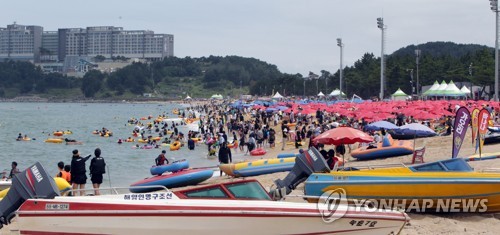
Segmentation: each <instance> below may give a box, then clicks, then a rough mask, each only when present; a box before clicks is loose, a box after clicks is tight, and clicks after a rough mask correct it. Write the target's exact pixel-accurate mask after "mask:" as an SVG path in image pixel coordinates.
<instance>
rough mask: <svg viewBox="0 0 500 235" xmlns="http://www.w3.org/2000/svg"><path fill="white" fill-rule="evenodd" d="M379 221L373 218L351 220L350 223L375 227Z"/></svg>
mask: <svg viewBox="0 0 500 235" xmlns="http://www.w3.org/2000/svg"><path fill="white" fill-rule="evenodd" d="M377 222H378V221H373V220H351V221H350V222H349V224H350V225H351V226H357V227H370V228H373V227H375V225H376V224H377Z"/></svg>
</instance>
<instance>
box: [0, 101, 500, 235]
mask: <svg viewBox="0 0 500 235" xmlns="http://www.w3.org/2000/svg"><path fill="white" fill-rule="evenodd" d="M176 103H178V104H181V105H183V106H188V103H186V102H182V101H178V102H176ZM203 103H204V102H203V101H198V102H193V103H191V105H199V104H203ZM247 118H248V117H247ZM274 128H275V130H276V136H277V143H276V147H275V148H269V147H268V146H266V147H265V149H266V150H267V153H266V154H265V155H263V156H258V157H254V156H250V155H246V160H248V161H252V160H259V159H263V158H275V157H276V156H277V155H278V154H280V153H296V152H298V149H295V147H294V146H293V145H286V146H285V150H281V141H282V139H281V136H282V135H281V130H280V128H279V125H278V126H275V127H274ZM471 132H472V131H471V129H470V128H469V129H468V132H467V136H466V138H465V141H464V144H463V145H462V148H461V151H460V153H459V156H460V157H466V156H470V155H474V154H475V153H474V148H473V146H472V143H471ZM414 143H415V147H416V148H422V147H425V148H426V152H425V156H424V160H425V162H432V161H436V160H443V159H448V158H450V157H451V154H452V148H451V147H452V136H451V135H450V136H437V137H431V138H422V139H416V140H415V141H414ZM306 145H307V143H306ZM333 147H334V146H325V148H326V149H330V148H333ZM356 147H357V145H352V149H354V148H356ZM232 151H233V152H234V151H240V150H239V149H236V150H234V149H233V150H232ZM492 152H500V144H493V145H485V146H484V147H483V153H484V154H485V155H487V153H492ZM240 154H241V153H240ZM345 159H346V160H347V162H346V166H368V165H383V164H400V163H403V164H411V160H412V155H407V156H402V157H394V158H387V159H379V160H372V161H356V160H354V159H353V158H352V157H351V156H350V154H349V153H347V154H346V156H345ZM469 164H470V165H471V166H472V167H473V168H474V169H475V170H479V171H480V170H484V169H487V168H498V169H500V159H495V160H486V161H474V162H470V163H469ZM287 174H288V172H281V173H275V174H268V175H262V176H257V177H249V178H252V179H257V180H258V181H259V182H260V183H261V184H262V185H263V186H264V187H265V188H266V189H269V188H270V187H271V186H272V185H273V184H274V181H275V180H276V179H283V178H284V177H285V176H286V175H287ZM233 180H237V179H235V178H232V177H229V176H222V177H215V178H211V179H209V180H208V181H205V182H203V183H202V184H201V185H208V184H213V183H218V182H226V181H233ZM302 194H303V185H299V187H298V188H297V189H296V190H295V191H294V192H292V195H302ZM286 200H287V201H302V198H300V197H288V198H287V199H286ZM409 216H410V218H411V221H410V223H409V224H407V225H406V226H405V228H404V229H403V231H402V233H401V234H498V231H499V230H500V214H499V213H497V214H491V213H489V214H472V213H468V214H466V213H449V214H415V213H410V214H409ZM15 226H16V224H15V223H14V224H12V225H10V226H8V227H10V228H13V227H15ZM7 231H8V228H4V229H2V230H1V231H0V232H1V234H10V233H6V232H7Z"/></svg>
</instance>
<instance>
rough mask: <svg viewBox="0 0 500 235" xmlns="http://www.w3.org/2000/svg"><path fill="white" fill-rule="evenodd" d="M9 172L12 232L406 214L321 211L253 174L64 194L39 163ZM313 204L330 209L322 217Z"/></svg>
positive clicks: (337, 227) (266, 224)
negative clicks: (271, 189)
mask: <svg viewBox="0 0 500 235" xmlns="http://www.w3.org/2000/svg"><path fill="white" fill-rule="evenodd" d="M14 178H15V179H14V181H13V182H14V183H13V185H12V187H11V190H10V191H9V194H10V195H7V197H6V198H4V200H2V201H0V216H1V217H0V219H1V221H3V222H9V221H15V224H16V226H12V229H11V231H8V232H11V233H17V234H163V233H170V234H203V235H208V234H217V235H220V234H228V233H236V234H259V235H265V234H398V233H399V232H400V231H401V230H402V228H403V226H404V225H405V224H406V222H407V221H408V220H409V218H408V216H407V215H406V214H405V213H404V212H399V211H392V210H389V211H386V210H376V211H366V210H363V209H361V210H356V208H354V207H353V206H348V205H345V204H339V205H337V206H338V207H335V209H333V210H331V211H328V210H327V209H328V208H327V206H326V205H324V204H318V205H319V207H317V206H318V205H317V204H312V203H295V202H284V201H272V200H271V197H270V195H269V194H268V193H267V192H266V191H265V190H264V188H263V187H262V185H260V183H258V182H257V181H255V180H246V181H238V182H228V183H224V184H217V185H208V186H202V187H198V188H193V189H187V190H181V191H177V192H170V191H162V192H154V193H126V194H115V195H102V196H73V197H64V196H58V194H59V192H58V190H57V188H56V187H55V184H54V182H53V181H52V177H49V176H48V175H47V173H46V172H45V170H44V169H43V167H42V166H41V165H40V164H39V163H37V164H35V165H33V166H31V167H29V168H28V169H27V170H25V171H24V172H22V173H21V174H17V175H16V176H15V177H14ZM101 191H103V190H101ZM56 195H57V196H56ZM40 197H44V198H46V199H42V198H40ZM6 199H7V201H6ZM12 205H20V207H19V208H13V206H12ZM321 211H328V212H331V213H333V214H334V215H337V216H338V217H336V218H337V219H336V220H334V221H333V222H331V223H327V222H324V220H323V218H322V213H321ZM9 227H11V226H9ZM0 232H2V231H0Z"/></svg>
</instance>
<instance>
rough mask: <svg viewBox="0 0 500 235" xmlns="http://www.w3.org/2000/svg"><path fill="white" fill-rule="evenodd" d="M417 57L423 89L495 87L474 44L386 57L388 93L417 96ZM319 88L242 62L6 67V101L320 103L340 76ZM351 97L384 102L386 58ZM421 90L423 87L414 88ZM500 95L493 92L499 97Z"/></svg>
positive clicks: (357, 69)
mask: <svg viewBox="0 0 500 235" xmlns="http://www.w3.org/2000/svg"><path fill="white" fill-rule="evenodd" d="M415 49H419V50H421V56H420V63H419V79H420V84H421V85H430V84H432V83H433V82H434V81H436V80H437V81H439V82H441V81H442V80H446V82H449V81H450V80H453V81H454V82H471V83H473V84H474V85H478V86H488V85H489V86H491V87H493V85H494V68H495V66H494V64H495V57H494V49H492V48H489V47H486V46H481V45H474V44H455V43H452V42H429V43H425V44H420V45H410V46H407V47H404V48H401V49H399V50H397V51H395V52H394V53H393V54H391V55H387V56H386V57H387V58H386V70H385V77H386V91H385V94H387V95H388V94H390V93H393V92H394V91H395V90H397V89H398V88H399V87H400V88H401V89H402V90H403V91H404V92H406V93H408V94H410V93H411V85H412V83H411V73H410V71H411V70H412V69H413V70H414V79H415V78H416V63H415V59H416V58H415V52H414V51H415ZM319 73H320V74H318V76H316V77H317V78H318V79H315V80H311V79H310V76H309V74H305V75H302V74H286V73H282V72H280V71H279V70H278V68H277V66H276V65H273V64H269V63H267V62H264V61H261V60H258V59H255V58H244V57H239V56H225V57H220V56H209V57H201V58H191V57H185V58H177V57H170V58H165V59H164V60H162V61H157V62H152V63H132V64H131V65H129V66H126V67H124V68H122V69H119V70H117V71H115V72H112V73H102V72H100V71H98V70H93V71H90V72H88V73H87V74H85V76H84V77H83V78H74V77H67V76H63V75H61V74H58V73H49V74H45V73H43V72H42V71H41V70H40V69H39V68H38V67H35V66H34V65H33V64H31V63H28V62H14V61H4V62H0V97H4V98H12V97H15V96H21V95H32V94H37V95H40V96H42V97H43V96H46V97H59V96H61V95H66V96H68V97H71V98H99V99H103V98H104V99H129V98H134V97H141V96H142V94H143V93H152V94H153V95H154V96H156V97H162V98H172V99H178V98H180V97H185V96H186V95H190V96H192V97H210V96H211V95H212V94H214V93H218V94H222V95H224V96H227V95H229V96H231V97H238V96H239V95H240V94H252V95H271V94H272V93H273V92H276V91H280V93H282V94H283V95H294V96H302V95H304V94H305V95H308V96H310V95H316V94H317V92H318V91H322V92H323V93H325V94H328V93H330V92H331V91H332V90H333V89H335V88H338V85H339V71H338V70H337V71H334V72H331V71H327V70H321V71H319ZM344 82H345V85H344V92H346V93H347V95H348V96H351V95H352V94H357V95H359V96H361V97H363V98H369V97H372V96H378V93H379V90H380V57H377V56H375V55H373V54H371V53H366V54H364V55H363V56H362V57H361V58H360V59H359V60H357V61H356V62H355V63H354V64H353V65H352V66H347V67H345V68H344ZM414 82H415V81H414ZM492 90H493V89H492Z"/></svg>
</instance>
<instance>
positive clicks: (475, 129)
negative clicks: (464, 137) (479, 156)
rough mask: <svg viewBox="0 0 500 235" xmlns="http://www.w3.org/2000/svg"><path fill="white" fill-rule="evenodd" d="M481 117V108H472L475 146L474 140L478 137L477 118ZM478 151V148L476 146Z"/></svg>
mask: <svg viewBox="0 0 500 235" xmlns="http://www.w3.org/2000/svg"><path fill="white" fill-rule="evenodd" d="M478 117H479V109H477V108H475V109H474V110H472V146H473V147H474V141H476V138H477V118H478ZM476 151H477V148H476Z"/></svg>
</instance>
